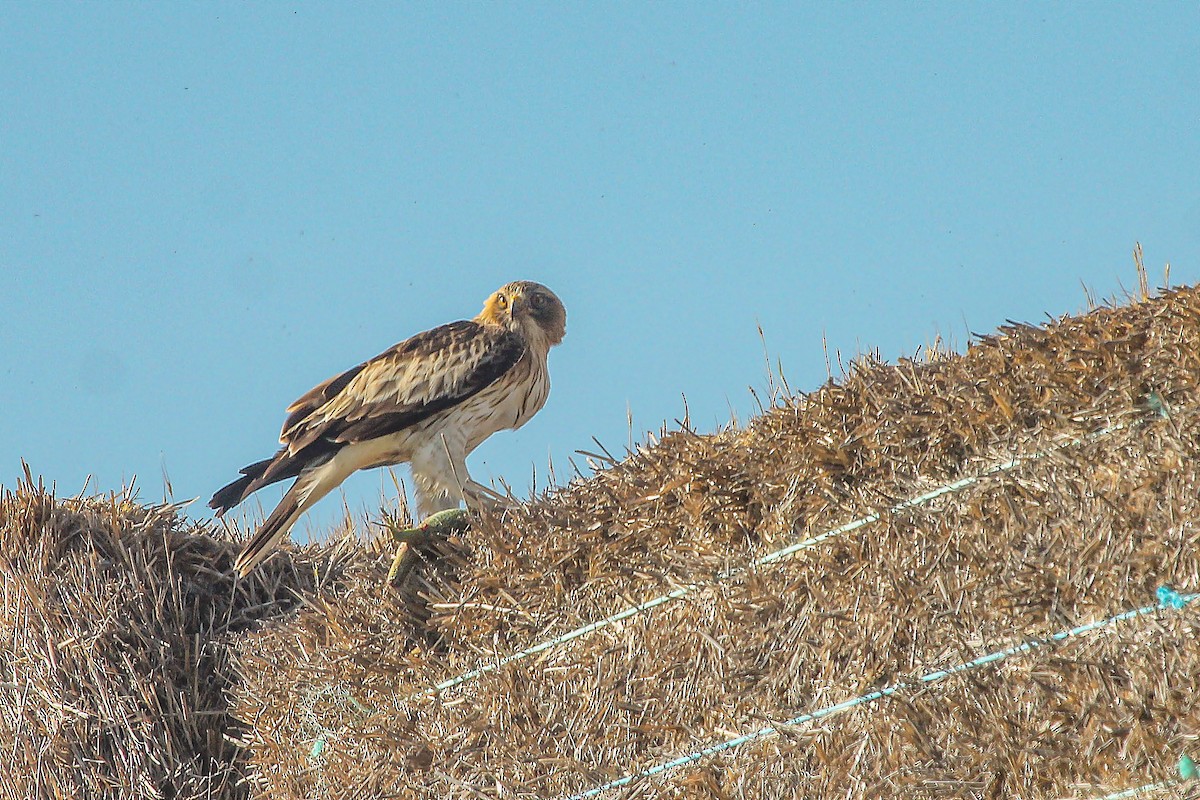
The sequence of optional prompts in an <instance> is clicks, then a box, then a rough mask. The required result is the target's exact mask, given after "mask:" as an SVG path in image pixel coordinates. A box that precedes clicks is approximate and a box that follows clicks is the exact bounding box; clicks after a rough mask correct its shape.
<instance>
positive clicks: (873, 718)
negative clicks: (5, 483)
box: [0, 288, 1200, 798]
mask: <svg viewBox="0 0 1200 800" xmlns="http://www.w3.org/2000/svg"><path fill="white" fill-rule="evenodd" d="M1197 442H1200V290H1198V289H1196V288H1186V289H1179V290H1175V291H1171V292H1167V293H1164V294H1163V295H1162V296H1160V297H1157V298H1154V299H1153V300H1149V301H1144V302H1137V303H1131V304H1129V305H1126V306H1123V307H1117V308H1103V309H1098V310H1095V311H1092V312H1091V313H1088V314H1085V315H1081V316H1077V317H1066V318H1063V319H1061V320H1056V321H1054V322H1052V323H1051V324H1049V325H1046V326H1044V327H1034V326H1028V325H1015V324H1014V325H1010V326H1007V327H1005V328H1003V329H1002V330H1000V331H999V332H998V333H997V334H996V335H994V336H989V337H984V338H983V339H981V340H980V341H979V342H977V343H976V344H974V345H972V346H971V347H970V348H969V349H968V351H967V352H966V353H963V354H961V355H957V354H951V353H944V352H933V353H927V354H926V355H925V357H924V358H923V359H922V360H901V361H900V362H899V363H897V364H885V363H883V362H882V361H880V360H879V359H878V358H875V357H871V356H868V357H866V358H863V359H860V360H858V361H856V362H855V363H854V364H852V365H851V367H850V369H849V371H848V374H847V375H846V376H845V378H844V379H843V380H842V381H841V382H839V383H834V382H832V381H831V382H830V383H829V384H828V385H826V386H823V387H821V388H820V389H819V390H818V391H816V392H813V393H811V394H808V395H803V396H799V397H795V398H791V399H788V400H786V401H784V402H781V403H780V404H779V406H778V407H774V408H771V409H770V410H768V411H766V412H765V413H764V414H762V415H761V416H760V417H758V418H756V419H755V420H753V421H752V422H751V423H750V424H749V425H748V426H747V427H746V428H744V429H731V430H727V431H723V432H720V433H717V434H713V435H699V434H696V433H695V432H693V431H691V430H689V429H688V428H687V427H686V425H685V426H684V427H682V428H681V429H680V430H677V431H672V432H670V433H666V432H664V433H663V435H662V436H661V438H660V440H657V441H653V442H651V443H650V444H648V445H646V446H643V447H639V448H638V449H637V451H636V452H634V453H630V454H628V455H627V456H626V457H624V458H622V459H616V458H612V457H611V456H608V455H607V454H606V455H604V456H596V458H597V459H598V460H601V461H604V462H605V463H607V464H609V466H608V467H607V468H605V469H603V470H602V471H601V472H599V473H598V474H597V475H595V476H594V477H592V478H590V479H587V480H578V481H575V482H573V483H572V484H570V485H568V486H566V487H564V488H562V489H559V490H555V491H553V492H551V493H549V494H546V495H544V496H542V497H539V498H537V499H536V500H535V501H534V502H531V503H530V504H528V505H527V506H525V507H523V508H521V509H519V510H517V511H515V512H513V513H510V514H507V515H506V516H504V517H503V518H493V517H488V518H485V519H481V520H479V521H478V522H477V524H476V525H475V527H474V528H473V529H472V530H470V531H468V532H467V533H465V534H464V535H463V536H461V537H459V538H453V539H451V540H449V541H444V542H429V543H423V544H421V545H420V546H418V547H417V548H416V551H417V553H416V555H417V558H416V559H415V560H414V561H413V562H412V564H413V568H412V569H411V570H410V571H409V572H408V574H407V576H406V578H405V580H404V582H403V583H402V584H401V585H399V586H394V587H393V586H388V585H386V583H385V577H386V574H387V570H388V565H389V563H390V561H391V553H392V548H391V546H390V543H389V542H388V541H387V540H386V537H383V538H378V539H377V540H375V541H372V542H369V543H366V544H359V543H354V542H351V543H349V544H348V545H346V546H339V547H337V548H329V547H316V548H310V549H308V550H301V551H288V555H287V556H285V557H277V558H273V559H271V560H270V561H268V562H267V563H266V564H265V565H264V568H263V569H260V570H259V571H257V572H256V573H254V575H253V576H252V577H251V579H250V580H249V581H246V582H242V583H234V582H233V579H232V576H231V574H230V565H231V562H232V558H233V555H234V553H235V551H236V549H237V548H236V545H235V544H234V543H232V542H230V541H229V540H228V539H227V537H226V536H225V535H224V534H223V533H213V532H210V531H208V530H207V529H206V528H205V527H204V526H202V525H196V524H194V523H190V522H188V521H186V520H185V519H183V518H182V517H180V516H179V514H178V513H177V509H173V508H169V507H152V508H143V507H140V506H138V505H136V504H134V503H132V502H131V501H130V500H129V498H121V497H117V498H108V499H96V498H91V499H83V498H71V499H58V498H55V497H54V496H53V495H52V494H51V493H49V492H47V491H46V490H45V489H44V488H43V487H41V486H35V485H34V483H33V480H32V478H30V477H28V476H27V479H26V481H25V482H24V483H22V484H21V485H20V486H18V488H17V489H16V490H13V491H4V492H3V493H0V575H3V579H4V586H3V595H2V597H0V634H2V635H3V639H0V641H3V643H4V644H3V645H0V731H3V733H5V734H7V736H6V737H5V740H6V741H7V742H8V743H9V744H7V745H5V749H4V751H3V754H2V755H0V790H2V791H0V797H4V798H10V797H11V798H18V797H20V798H25V797H70V796H101V797H102V796H112V797H129V796H134V797H146V798H165V797H182V798H192V797H194V798H200V797H214V798H224V797H231V798H232V797H238V798H240V797H248V796H270V797H280V798H291V797H294V798H311V797H318V798H342V797H344V798H382V797H397V796H399V797H411V798H421V797H430V798H433V797H437V798H458V797H463V798H466V797H472V798H474V797H494V796H517V797H530V798H533V797H547V796H558V795H568V796H569V795H572V794H574V793H580V792H585V791H587V790H589V789H591V788H594V787H597V786H600V785H603V784H605V783H607V782H610V781H613V780H616V779H619V778H622V776H627V775H636V774H637V773H640V772H645V771H649V770H651V769H653V768H655V767H656V766H657V765H662V764H666V763H668V762H671V761H672V760H673V759H677V758H678V757H680V756H683V755H686V754H689V753H693V752H695V751H697V750H698V749H700V748H703V747H705V746H707V745H711V744H714V743H719V742H724V741H727V740H729V739H731V738H732V737H735V736H737V735H738V734H742V733H746V732H749V731H754V730H758V729H760V728H763V727H764V726H768V725H769V726H776V727H779V735H776V736H771V737H761V738H758V739H755V740H754V741H752V742H747V743H745V744H742V745H740V746H737V747H730V748H729V749H726V750H725V751H723V752H721V753H719V754H710V755H707V756H702V757H698V758H696V759H694V763H689V764H688V765H687V766H682V767H680V768H677V769H666V770H663V771H661V772H660V773H659V774H656V775H654V776H653V777H643V778H638V779H636V780H633V781H632V782H631V783H630V785H629V786H626V787H623V788H621V789H620V790H617V791H612V792H609V793H608V794H609V795H610V796H624V797H651V796H654V797H659V796H663V797H784V798H790V797H794V798H801V797H804V798H812V797H833V796H837V797H847V798H860V797H861V798H867V797H871V798H874V797H897V798H899V797H914V796H920V797H940V796H974V797H1004V796H1020V797H1023V798H1059V797H1095V796H1098V795H1100V794H1103V793H1106V792H1108V791H1114V790H1118V789H1125V788H1129V787H1133V786H1138V785H1142V784H1148V783H1152V782H1163V781H1166V780H1168V779H1170V778H1171V776H1172V774H1173V765H1174V764H1175V763H1176V761H1177V760H1178V758H1179V756H1180V754H1182V753H1183V752H1185V751H1187V750H1189V749H1192V750H1193V751H1194V749H1195V747H1196V744H1195V739H1196V736H1197V731H1200V711H1198V709H1197V704H1196V701H1195V693H1194V683H1195V677H1194V676H1195V675H1196V674H1200V649H1198V648H1197V647H1196V646H1195V643H1196V641H1197V633H1198V632H1200V631H1198V630H1197V628H1198V624H1200V620H1198V618H1197V611H1196V605H1197V604H1195V603H1193V604H1191V605H1188V606H1187V607H1185V608H1183V609H1180V610H1163V611H1161V612H1155V613H1152V614H1147V615H1144V616H1142V617H1139V618H1138V619H1137V620H1128V621H1126V622H1120V623H1114V624H1112V625H1111V626H1108V627H1105V628H1104V629H1103V630H1102V631H1097V632H1094V633H1091V634H1088V635H1087V636H1077V637H1072V638H1069V639H1066V640H1064V641H1061V642H1057V643H1055V644H1054V645H1052V646H1045V647H1039V648H1036V649H1034V650H1032V651H1029V652H1025V653H1022V654H1020V656H1019V657H1013V658H1010V659H1006V660H1003V661H1000V662H997V663H994V664H988V665H985V666H981V667H979V668H977V669H972V670H969V671H964V672H961V673H955V674H954V675H952V676H950V677H948V678H946V679H945V680H942V681H940V682H939V683H937V684H929V685H924V684H922V683H921V681H920V676H922V675H924V674H926V673H929V672H931V671H933V670H938V669H943V668H945V667H948V666H952V665H955V664H961V663H965V662H968V661H970V660H971V659H974V658H977V657H978V656H980V655H982V654H985V653H988V652H994V651H997V650H1001V649H1004V648H1009V647H1012V646H1014V645H1017V644H1020V643H1022V642H1025V641H1027V640H1030V639H1039V638H1041V639H1044V638H1045V637H1047V636H1048V635H1050V634H1052V633H1054V632H1057V631H1062V630H1064V629H1069V628H1071V627H1073V626H1075V625H1078V624H1080V623H1084V622H1088V621H1090V620H1094V619H1099V618H1104V617H1108V616H1111V615H1113V614H1117V613H1119V612H1122V611H1125V610H1127V609H1131V608H1137V607H1140V606H1145V605H1147V604H1151V603H1153V602H1154V593H1155V590H1156V589H1157V588H1158V587H1159V586H1160V585H1163V584H1169V585H1171V586H1173V587H1175V588H1176V589H1178V590H1180V591H1184V592H1188V591H1192V592H1194V591H1197V587H1200V556H1198V555H1197V547H1196V545H1197V542H1200V514H1198V511H1200V509H1198V508H1197V504H1198V503H1200V492H1198V491H1197V488H1198V485H1200V474H1198V468H1197V463H1198V459H1197V458H1196V456H1197V455H1198V454H1200V453H1198V445H1197ZM998 464H1000V465H1003V467H1002V468H996V465H998ZM972 476H979V479H978V480H973V479H971V478H972ZM954 482H957V483H954ZM947 484H950V485H952V487H953V490H952V491H946V492H943V493H941V494H936V495H935V494H933V493H931V491H932V490H937V489H938V487H944V486H946V485H947ZM914 497H922V498H923V499H921V500H920V502H905V501H906V499H911V498H914ZM822 532H832V533H830V534H829V535H823V536H822V537H821V538H820V540H819V541H817V542H815V543H813V544H812V545H811V546H809V547H806V548H803V549H799V550H797V551H796V552H794V553H791V555H790V556H789V557H786V558H782V557H781V558H775V557H774V555H772V554H773V553H777V552H779V550H780V548H785V547H788V546H789V545H792V544H794V543H795V542H797V541H798V540H803V539H806V538H808V537H813V536H814V535H816V534H821V533H822ZM680 587H684V588H682V589H681V588H680ZM664 593H673V594H672V595H671V596H672V597H674V598H675V599H674V600H672V601H670V602H662V603H659V602H658V600H657V599H656V598H661V597H662V596H663V595H664ZM650 600H653V601H654V602H655V607H654V608H653V609H650V610H646V611H643V612H640V613H636V614H631V615H629V616H628V617H626V618H624V619H621V620H619V621H615V622H611V623H608V624H604V625H601V626H597V627H595V628H594V629H585V628H583V627H582V626H586V625H588V624H589V623H593V622H595V621H597V620H603V619H605V618H608V617H610V616H611V615H613V614H616V613H618V612H622V611H623V610H625V609H628V608H629V607H630V606H631V604H636V603H641V602H646V601H650ZM578 631H582V633H580V634H579V635H575V633H573V632H578ZM555 637H569V641H566V640H565V638H564V641H559V642H555V641H554V640H555ZM538 643H544V644H545V646H542V647H540V649H538V650H537V651H536V652H526V648H529V647H530V646H531V645H535V644H538ZM546 643H548V644H546ZM522 653H525V654H522ZM514 654H518V655H520V657H514ZM463 676H466V677H463ZM894 685H903V686H904V687H905V688H902V689H898V690H897V691H895V692H893V693H889V694H888V696H886V697H881V698H875V699H873V700H871V701H869V702H867V701H864V702H862V703H861V704H859V705H856V706H855V707H853V708H852V709H849V710H846V711H844V712H842V713H839V714H836V715H830V716H824V717H822V718H820V719H818V720H815V721H811V722H807V723H805V724H797V725H790V726H789V725H783V724H782V723H784V722H786V721H788V720H792V719H795V718H797V717H798V716H800V715H802V714H804V713H806V712H811V711H814V710H817V709H822V708H827V707H830V706H832V705H833V704H837V703H839V702H842V701H845V700H847V699H852V698H856V697H863V696H864V695H867V694H868V693H871V692H872V691H874V690H877V689H879V688H880V687H885V686H894ZM439 686H441V687H442V688H438V687H439ZM1168 791H1174V789H1168Z"/></svg>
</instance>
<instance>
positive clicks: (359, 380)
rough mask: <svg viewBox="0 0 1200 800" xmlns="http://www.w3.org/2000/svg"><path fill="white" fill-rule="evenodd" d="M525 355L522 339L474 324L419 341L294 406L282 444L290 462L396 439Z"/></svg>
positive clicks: (403, 344)
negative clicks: (307, 454) (314, 450)
mask: <svg viewBox="0 0 1200 800" xmlns="http://www.w3.org/2000/svg"><path fill="white" fill-rule="evenodd" d="M525 349H526V346H525V341H524V339H522V338H521V336H520V335H519V334H517V333H514V332H512V331H509V330H507V329H504V328H499V327H496V326H492V325H483V324H481V323H479V322H476V321H474V320H464V321H462V322H451V323H450V324H448V325H442V326H440V327H437V328H434V329H433V330H429V331H426V332H424V333H420V334H417V335H416V336H414V337H412V338H411V339H408V340H406V341H403V342H401V343H400V344H398V345H396V346H395V347H392V348H391V349H389V350H387V351H385V352H383V353H380V354H379V355H378V356H376V357H375V358H373V359H371V360H370V361H367V362H366V363H364V364H361V365H359V366H358V367H355V368H354V369H353V370H350V371H348V372H345V373H342V374H341V375H339V376H337V377H336V378H333V379H331V380H329V381H326V382H325V383H323V384H321V385H320V386H317V387H316V388H314V389H313V390H312V391H310V392H308V393H307V394H305V395H304V396H303V397H301V398H300V399H299V400H297V401H296V402H295V403H293V404H292V405H291V407H289V409H288V411H289V412H291V413H290V414H289V416H288V418H287V422H286V423H285V424H284V427H283V431H282V433H281V434H280V437H279V441H280V442H281V443H282V444H283V445H284V446H285V447H286V449H287V451H288V452H289V453H291V454H293V455H295V454H298V453H300V452H301V451H304V450H306V449H308V448H310V447H314V446H317V447H319V448H321V449H324V448H325V447H328V446H333V447H336V448H340V447H342V446H344V445H347V444H353V443H354V442H361V441H366V440H368V439H375V438H378V437H380V436H387V435H389V434H392V433H397V432H399V431H401V430H404V429H405V428H408V427H410V426H412V425H415V424H416V423H418V422H421V421H422V420H425V419H427V418H429V417H431V416H433V415H434V414H436V413H438V412H440V411H444V410H445V409H447V408H450V407H452V406H455V405H457V404H458V403H461V402H462V401H463V400H466V399H467V398H469V397H471V396H472V395H475V394H477V393H478V392H480V391H482V390H483V389H485V388H486V387H488V386H490V385H491V384H492V383H493V382H495V381H496V380H497V379H498V378H499V377H500V376H501V375H503V374H504V373H505V372H507V371H508V370H510V369H512V367H513V366H515V365H516V363H517V362H518V361H520V360H521V357H522V356H523V355H524V354H525Z"/></svg>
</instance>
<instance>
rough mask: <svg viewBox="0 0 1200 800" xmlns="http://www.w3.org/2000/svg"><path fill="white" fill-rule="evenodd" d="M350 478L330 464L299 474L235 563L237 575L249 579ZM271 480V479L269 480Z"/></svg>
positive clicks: (271, 481) (270, 481) (326, 462)
mask: <svg viewBox="0 0 1200 800" xmlns="http://www.w3.org/2000/svg"><path fill="white" fill-rule="evenodd" d="M348 475H349V473H345V474H343V473H341V472H340V471H338V469H337V467H335V465H334V464H333V463H332V462H331V461H328V460H327V461H325V462H324V463H322V464H320V465H319V466H316V467H312V468H309V469H306V470H305V471H304V472H302V473H300V477H299V478H297V479H296V482H295V483H293V484H292V488H290V489H288V490H287V493H286V494H284V496H283V499H282V500H280V501H279V505H277V506H275V510H274V511H272V512H271V514H270V516H268V517H267V519H266V521H265V522H263V524H262V525H261V526H260V527H259V529H258V530H257V531H256V532H255V534H254V535H253V536H251V537H250V539H249V540H248V541H247V542H246V544H245V545H244V546H243V547H242V552H241V553H239V554H238V557H237V560H236V561H234V563H233V568H234V569H236V570H237V571H238V574H240V575H241V576H242V577H243V578H244V577H246V576H247V575H249V574H250V572H251V571H252V570H253V569H254V568H255V567H257V566H258V565H259V564H261V563H262V562H263V561H265V560H266V559H267V558H268V557H270V555H271V554H272V553H273V552H274V551H275V548H276V547H277V546H278V545H279V543H280V542H282V541H283V540H285V539H286V538H287V535H288V533H289V532H290V531H291V529H292V526H293V525H295V524H296V520H298V519H300V515H301V514H303V513H304V512H305V511H307V510H308V509H309V508H310V507H311V506H312V505H313V504H314V503H316V502H317V501H318V500H320V499H321V498H322V497H324V496H325V495H327V494H329V493H330V492H331V491H333V489H335V488H336V487H337V486H338V485H339V484H341V482H342V481H343V480H345V479H346V477H347V476H348ZM271 477H272V476H270V475H268V478H271ZM276 480H280V478H278V477H276V478H273V479H272V480H268V483H274V481H276ZM264 485H265V484H264ZM251 491H253V490H251Z"/></svg>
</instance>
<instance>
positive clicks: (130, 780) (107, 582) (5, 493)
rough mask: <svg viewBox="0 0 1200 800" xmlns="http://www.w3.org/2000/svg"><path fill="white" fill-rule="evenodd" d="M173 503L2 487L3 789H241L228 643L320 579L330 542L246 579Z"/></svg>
mask: <svg viewBox="0 0 1200 800" xmlns="http://www.w3.org/2000/svg"><path fill="white" fill-rule="evenodd" d="M236 550H237V546H236V544H235V543H233V542H232V541H229V540H228V538H227V537H225V536H224V535H222V534H219V533H218V534H216V535H213V534H211V533H209V532H207V531H205V530H204V529H203V528H202V527H201V526H199V525H197V524H196V523H194V522H189V521H187V520H185V519H183V518H182V517H181V516H180V515H179V513H178V508H176V507H172V506H151V507H144V506H140V505H138V504H136V503H134V502H133V501H132V499H131V498H130V497H128V496H113V497H108V498H82V497H75V498H66V499H60V498H56V497H55V496H54V495H53V493H52V492H50V491H48V490H47V489H46V488H45V487H44V486H43V485H41V484H35V483H34V481H33V478H32V477H31V476H30V475H29V473H28V469H27V471H26V480H25V481H24V482H22V483H21V484H20V485H19V486H18V487H17V488H16V489H15V490H11V491H10V490H0V576H2V578H3V592H2V595H0V739H2V740H3V742H4V745H3V754H2V755H0V797H3V798H6V800H7V799H9V798H11V800H28V799H29V798H39V797H45V798H51V797H55V798H57V797H114V798H115V797H120V798H240V797H246V796H247V794H248V785H247V784H245V783H244V782H243V780H242V779H243V776H244V773H245V770H246V764H245V759H244V757H243V753H242V751H241V749H240V748H239V747H237V746H236V745H235V744H234V743H232V742H230V741H229V739H228V736H229V735H230V734H231V733H237V732H238V731H240V730H241V728H242V725H241V724H240V723H239V722H237V721H236V720H235V719H233V718H232V717H231V716H230V713H229V695H228V692H229V690H230V689H231V687H232V685H233V681H234V672H233V669H232V664H231V656H232V652H231V649H230V643H231V641H232V640H233V638H234V637H235V636H236V635H237V634H238V633H239V632H241V631H245V630H246V629H247V628H248V627H250V626H252V625H256V624H258V623H259V622H261V621H262V620H265V619H270V618H273V617H277V616H279V615H281V614H285V613H287V612H288V611H289V610H290V609H292V608H293V607H294V606H295V605H296V602H297V594H296V593H297V592H312V591H314V590H315V589H316V588H317V586H318V580H317V579H316V577H315V576H314V575H315V569H314V568H315V567H318V566H320V565H321V563H322V562H323V561H324V560H325V559H324V558H323V555H322V554H321V553H318V552H310V553H305V554H302V555H299V556H298V557H297V559H296V561H294V562H293V561H287V560H284V559H276V560H275V561H274V562H273V563H272V566H271V567H270V568H269V569H268V570H267V571H266V572H263V573H261V574H257V575H256V576H255V578H254V579H252V580H250V581H244V582H241V583H239V584H236V585H235V584H234V582H233V579H232V576H231V564H232V559H233V556H234V554H235V553H236Z"/></svg>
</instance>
